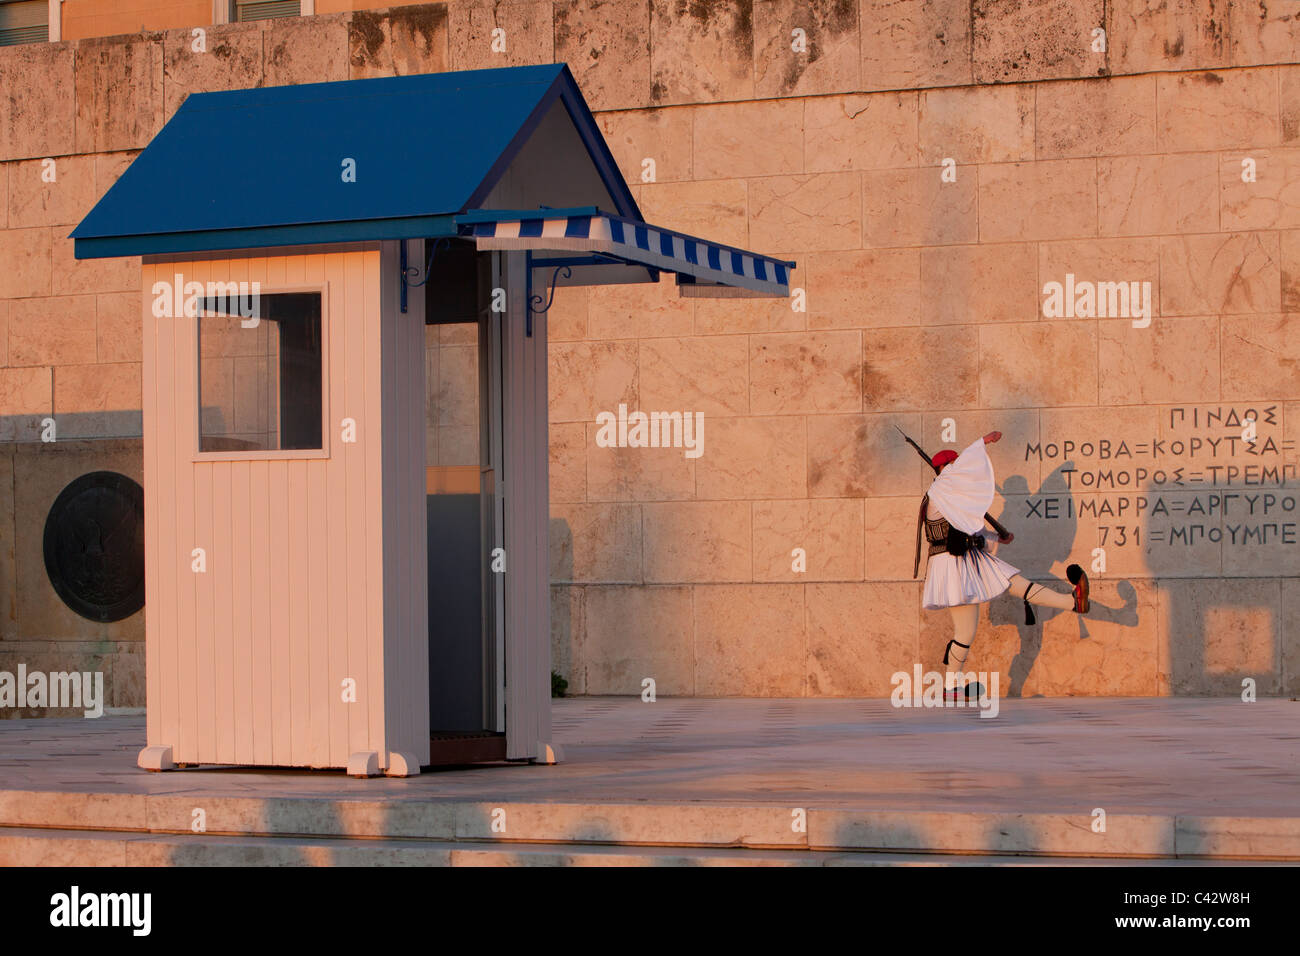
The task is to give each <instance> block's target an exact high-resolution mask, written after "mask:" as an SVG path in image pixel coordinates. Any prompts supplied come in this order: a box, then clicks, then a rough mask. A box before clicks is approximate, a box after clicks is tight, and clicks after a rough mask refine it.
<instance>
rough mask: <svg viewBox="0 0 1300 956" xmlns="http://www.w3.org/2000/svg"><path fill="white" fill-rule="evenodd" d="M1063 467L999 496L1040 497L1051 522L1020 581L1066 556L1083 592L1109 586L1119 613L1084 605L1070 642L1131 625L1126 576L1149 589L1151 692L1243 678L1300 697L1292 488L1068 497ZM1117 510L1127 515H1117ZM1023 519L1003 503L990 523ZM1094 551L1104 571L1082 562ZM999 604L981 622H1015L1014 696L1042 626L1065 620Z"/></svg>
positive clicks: (1221, 691)
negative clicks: (1048, 506) (1081, 578)
mask: <svg viewBox="0 0 1300 956" xmlns="http://www.w3.org/2000/svg"><path fill="white" fill-rule="evenodd" d="M1072 471H1074V463H1073V462H1072V461H1066V462H1064V463H1063V464H1062V465H1061V466H1060V467H1058V468H1057V469H1056V470H1055V471H1053V472H1052V473H1051V475H1050V476H1048V477H1046V478H1045V479H1044V481H1043V482H1042V485H1041V486H1040V487H1039V489H1038V490H1037V492H1034V491H1032V490H1031V489H1030V488H1029V487H1028V483H1027V482H1026V480H1025V479H1024V477H1022V476H1020V475H1012V476H1010V477H1009V478H1008V479H1007V480H1006V482H1005V483H1004V485H1003V486H1002V487H1001V488H1000V491H1001V492H1002V494H1003V495H1004V496H1005V497H1006V498H1007V499H1014V500H1016V501H1020V500H1025V501H1033V500H1035V499H1040V500H1051V501H1052V502H1053V507H1054V509H1055V511H1056V513H1057V514H1058V515H1059V517H1057V518H1056V520H1055V522H1054V524H1055V525H1056V527H1054V528H1053V529H1052V533H1051V534H1048V535H1044V537H1045V538H1046V539H1047V541H1048V542H1050V543H1049V544H1048V546H1046V547H1043V548H1041V549H1037V550H1036V555H1038V557H1036V558H1035V562H1034V565H1033V566H1030V567H1025V568H1022V573H1024V575H1025V576H1026V577H1028V578H1030V579H1032V580H1040V581H1043V582H1044V583H1048V584H1050V583H1051V579H1049V578H1045V577H1043V575H1044V572H1045V571H1046V569H1047V568H1048V567H1051V566H1052V565H1053V563H1060V564H1063V563H1065V562H1067V561H1069V560H1071V559H1072V558H1073V560H1077V561H1079V562H1080V563H1083V564H1084V566H1085V568H1086V569H1088V570H1089V573H1090V574H1091V575H1092V578H1093V582H1094V585H1095V584H1096V583H1097V582H1099V581H1116V582H1117V584H1116V591H1117V594H1118V597H1119V598H1120V600H1121V601H1122V602H1123V604H1122V606H1119V607H1111V606H1106V605H1102V604H1100V603H1098V602H1096V601H1094V602H1093V609H1092V612H1091V613H1090V614H1089V615H1088V616H1087V617H1082V618H1080V619H1079V620H1078V628H1079V637H1080V639H1084V640H1086V639H1088V638H1089V637H1090V634H1089V624H1090V622H1107V623H1110V624H1114V625H1118V626H1120V627H1124V628H1137V627H1138V626H1139V624H1140V623H1141V622H1140V621H1139V614H1138V593H1137V589H1136V588H1135V586H1134V583H1133V580H1131V579H1140V580H1142V581H1146V582H1150V587H1151V588H1152V590H1153V592H1154V593H1153V597H1152V600H1153V601H1154V605H1155V607H1154V610H1155V611H1156V614H1157V622H1156V628H1155V647H1154V652H1155V654H1156V655H1157V657H1156V662H1155V663H1156V666H1157V672H1158V674H1159V683H1158V687H1157V693H1158V694H1162V695H1163V694H1170V695H1199V694H1213V695H1237V694H1240V693H1242V691H1243V687H1244V683H1243V682H1244V681H1246V680H1247V679H1249V680H1251V681H1253V682H1254V689H1255V692H1256V693H1258V694H1260V695H1270V694H1272V695H1276V694H1295V693H1296V691H1297V689H1300V674H1297V671H1300V629H1297V628H1296V627H1295V626H1294V625H1292V624H1291V622H1290V620H1289V615H1291V614H1293V613H1294V612H1295V609H1296V608H1297V607H1300V584H1298V583H1297V581H1296V577H1297V573H1296V572H1297V570H1300V507H1298V506H1300V491H1298V490H1297V489H1295V488H1293V487H1288V486H1287V485H1286V484H1285V483H1281V484H1273V485H1263V484H1250V485H1248V484H1245V483H1244V482H1237V483H1224V484H1209V483H1206V484H1199V485H1198V484H1195V483H1187V482H1184V483H1183V484H1181V485H1172V484H1165V485H1163V486H1157V485H1155V484H1153V483H1151V482H1147V483H1146V484H1144V485H1142V486H1140V487H1135V488H1133V489H1131V490H1128V489H1107V490H1104V491H1101V492H1082V493H1075V492H1074V491H1072V490H1071V489H1070V483H1069V482H1067V481H1066V480H1065V478H1066V475H1067V472H1072ZM1074 478H1075V481H1076V482H1077V475H1075V476H1074ZM1076 487H1077V485H1076ZM1121 502H1127V508H1128V512H1127V514H1124V513H1122V512H1120V511H1119V507H1120V503H1121ZM1108 509H1114V510H1108ZM1025 519H1026V515H1025V514H1024V513H1013V510H1012V506H1011V505H1009V504H1008V505H1007V506H1006V507H1005V508H1004V510H1003V512H1002V514H1001V515H1000V516H999V520H1001V521H1002V522H1003V523H1004V524H1007V525H1009V526H1012V527H1014V526H1015V525H1016V524H1017V523H1020V524H1022V525H1023V524H1024V522H1025ZM1040 527H1041V525H1040ZM1025 533H1026V535H1029V534H1032V533H1033V531H1031V530H1028V529H1027V530H1026V532H1025ZM1090 537H1091V538H1092V539H1093V541H1094V542H1095V544H1090V543H1089V538H1090ZM1094 547H1098V548H1101V549H1103V550H1104V552H1105V560H1106V562H1107V564H1108V566H1109V572H1102V573H1098V572H1097V571H1096V570H1095V569H1094V568H1093V566H1092V565H1091V563H1085V562H1092V560H1093V556H1094ZM1012 563H1013V564H1015V561H1014V560H1012ZM1125 575H1127V576H1128V577H1125ZM1130 578H1131V579H1130ZM999 602H1000V603H999V604H998V605H996V606H995V610H994V613H993V614H992V619H993V620H994V621H996V622H997V623H1014V624H1015V626H1016V630H1017V633H1018V635H1019V639H1020V647H1019V650H1018V652H1017V653H1016V655H1015V658H1014V660H1013V662H1012V664H1011V667H1010V674H1009V681H1010V687H1009V689H1008V694H1009V695H1010V696H1020V695H1021V693H1022V692H1023V689H1024V687H1025V686H1026V683H1027V681H1028V678H1029V676H1030V674H1031V673H1032V671H1033V668H1034V666H1035V664H1036V663H1037V661H1038V658H1039V654H1040V652H1041V650H1042V640H1043V629H1042V626H1041V625H1042V624H1043V623H1044V622H1046V621H1048V620H1050V619H1052V618H1053V617H1055V616H1056V615H1057V614H1060V613H1068V612H1058V611H1051V610H1044V609H1041V608H1035V614H1036V615H1037V616H1038V618H1039V624H1037V625H1034V626H1027V625H1025V623H1024V615H1023V605H1022V603H1021V602H1020V601H1013V599H1011V598H1005V597H1004V598H1001V599H999ZM1288 642H1290V643H1288Z"/></svg>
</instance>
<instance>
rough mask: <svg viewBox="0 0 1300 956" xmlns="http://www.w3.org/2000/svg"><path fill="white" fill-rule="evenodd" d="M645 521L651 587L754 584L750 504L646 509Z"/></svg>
mask: <svg viewBox="0 0 1300 956" xmlns="http://www.w3.org/2000/svg"><path fill="white" fill-rule="evenodd" d="M641 520H642V535H643V539H642V540H643V547H644V554H645V564H644V570H645V580H646V581H647V582H648V583H650V582H653V583H665V584H675V583H681V582H695V581H750V580H753V532H752V527H753V524H752V519H751V515H750V503H749V502H748V501H671V502H653V503H646V504H643V505H642V506H641Z"/></svg>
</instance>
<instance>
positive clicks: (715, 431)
mask: <svg viewBox="0 0 1300 956" xmlns="http://www.w3.org/2000/svg"><path fill="white" fill-rule="evenodd" d="M806 446H807V440H806V436H805V429H804V422H803V419H802V418H799V417H798V416H793V415H781V416H776V417H766V418H757V417H752V418H751V417H744V418H712V419H706V427H705V429H704V454H703V455H702V456H701V457H700V458H699V459H698V460H697V463H696V492H697V493H698V494H699V496H700V497H701V498H706V499H716V498H740V499H756V498H802V497H806V496H807V493H808V481H807V458H806Z"/></svg>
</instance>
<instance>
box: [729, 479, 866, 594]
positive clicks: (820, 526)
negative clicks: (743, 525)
mask: <svg viewBox="0 0 1300 956" xmlns="http://www.w3.org/2000/svg"><path fill="white" fill-rule="evenodd" d="M753 520H754V578H755V580H758V581H798V582H804V581H861V580H862V579H863V528H864V525H863V510H862V500H861V499H859V498H825V499H811V500H810V499H804V500H800V501H756V502H755V503H754V515H753ZM795 549H800V551H801V552H802V553H801V554H798V555H796V554H795V553H794V552H795Z"/></svg>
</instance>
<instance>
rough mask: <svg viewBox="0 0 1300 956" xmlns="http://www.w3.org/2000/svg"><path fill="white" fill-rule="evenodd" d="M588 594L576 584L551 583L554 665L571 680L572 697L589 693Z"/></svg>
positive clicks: (552, 655) (562, 675)
mask: <svg viewBox="0 0 1300 956" xmlns="http://www.w3.org/2000/svg"><path fill="white" fill-rule="evenodd" d="M585 596H586V590H585V589H584V588H581V587H578V586H576V585H569V584H559V585H552V587H551V669H552V670H554V671H555V672H556V673H558V674H559V675H560V676H561V677H563V678H564V679H565V680H567V681H568V682H569V686H568V687H567V688H566V691H565V693H566V696H569V697H574V696H577V695H580V694H585V693H587V667H586V661H585V658H584V656H583V650H584V648H583V643H584V642H583V635H584V633H585V631H586V601H585V600H584V598H585Z"/></svg>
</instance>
